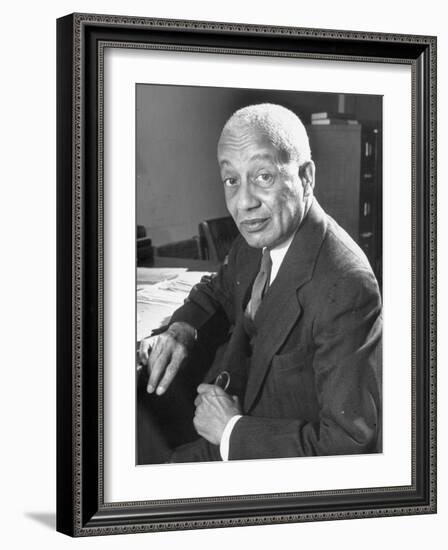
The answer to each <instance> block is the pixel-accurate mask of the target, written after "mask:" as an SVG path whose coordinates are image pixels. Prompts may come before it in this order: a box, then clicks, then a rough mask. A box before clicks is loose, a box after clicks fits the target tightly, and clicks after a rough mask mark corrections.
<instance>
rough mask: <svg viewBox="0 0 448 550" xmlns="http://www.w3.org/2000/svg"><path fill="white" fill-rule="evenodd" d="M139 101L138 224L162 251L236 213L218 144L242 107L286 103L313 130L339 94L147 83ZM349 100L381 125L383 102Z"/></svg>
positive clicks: (351, 108) (362, 116) (363, 117)
mask: <svg viewBox="0 0 448 550" xmlns="http://www.w3.org/2000/svg"><path fill="white" fill-rule="evenodd" d="M136 97H137V114H136V148H137V154H136V177H137V204H136V209H137V223H138V224H140V225H143V226H145V227H146V231H147V235H148V236H149V237H151V239H152V242H153V244H154V245H155V246H159V245H163V244H167V243H170V242H174V241H180V240H184V239H188V238H191V237H193V236H194V235H197V234H198V223H199V222H200V221H202V220H206V219H210V218H217V217H220V216H227V215H228V212H227V209H226V206H225V201H224V194H223V190H222V185H221V180H220V175H219V171H218V166H217V162H216V145H217V142H218V139H219V136H220V133H221V130H222V127H223V125H224V124H225V122H226V120H227V119H228V118H229V116H230V115H231V114H232V113H233V112H234V111H235V110H236V109H239V108H240V107H243V106H245V105H250V104H254V103H262V102H266V101H269V102H271V103H280V104H281V105H284V106H285V107H288V108H290V109H292V110H293V111H294V112H295V113H297V114H298V115H299V116H300V118H301V119H302V121H303V122H304V123H305V124H307V123H309V121H310V116H311V113H313V112H319V111H330V112H337V110H338V94H336V93H334V94H328V93H310V92H288V91H269V90H267V91H263V90H245V89H241V90H238V89H231V88H207V87H199V86H195V87H192V86H163V85H153V84H139V85H138V86H137V96H136ZM345 97H346V112H350V113H353V114H354V116H355V117H356V118H358V119H359V120H360V121H362V122H366V121H373V122H374V123H375V124H378V121H380V120H381V111H380V105H381V99H380V98H379V97H378V96H361V95H355V94H348V95H346V96H345ZM316 153H317V156H318V151H317V152H316V151H313V154H316ZM317 194H319V189H317ZM355 233H356V232H355Z"/></svg>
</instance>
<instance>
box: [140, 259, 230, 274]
mask: <svg viewBox="0 0 448 550" xmlns="http://www.w3.org/2000/svg"><path fill="white" fill-rule="evenodd" d="M219 266H220V264H219V263H218V262H213V261H211V260H195V259H193V258H171V257H169V256H154V259H153V260H152V261H151V262H145V261H143V262H142V263H141V264H139V266H138V267H186V268H187V269H188V270H190V271H218V269H219Z"/></svg>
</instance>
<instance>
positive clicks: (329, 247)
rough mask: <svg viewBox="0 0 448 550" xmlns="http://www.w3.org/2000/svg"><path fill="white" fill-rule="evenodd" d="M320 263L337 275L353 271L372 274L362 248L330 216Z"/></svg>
mask: <svg viewBox="0 0 448 550" xmlns="http://www.w3.org/2000/svg"><path fill="white" fill-rule="evenodd" d="M318 263H319V264H320V267H321V268H323V269H327V270H331V272H332V273H334V274H336V275H337V274H340V273H344V272H347V271H352V270H366V271H368V272H372V268H371V266H370V263H369V260H368V259H367V257H366V255H365V254H364V252H363V250H362V249H361V248H360V246H359V245H358V244H357V243H356V242H355V241H354V239H353V238H352V237H351V236H350V235H349V234H348V233H347V231H345V229H343V228H342V227H341V226H340V225H339V224H338V223H337V222H336V221H335V220H334V219H333V218H332V217H331V216H328V215H327V230H326V233H325V238H324V239H323V242H322V247H321V250H320V254H319V258H318Z"/></svg>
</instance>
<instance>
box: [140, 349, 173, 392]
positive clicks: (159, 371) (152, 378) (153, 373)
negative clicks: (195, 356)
mask: <svg viewBox="0 0 448 550" xmlns="http://www.w3.org/2000/svg"><path fill="white" fill-rule="evenodd" d="M170 359H171V351H170V350H169V349H167V348H164V349H163V348H160V350H159V354H158V355H153V354H152V353H151V354H150V356H149V362H148V370H149V380H148V386H147V388H146V390H147V392H148V393H152V392H153V391H154V390H155V389H156V388H157V385H158V383H159V381H160V379H161V378H162V376H163V373H164V372H165V369H166V368H167V365H168V364H169V363H170Z"/></svg>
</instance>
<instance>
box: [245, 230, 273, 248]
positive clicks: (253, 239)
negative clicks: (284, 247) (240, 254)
mask: <svg viewBox="0 0 448 550" xmlns="http://www.w3.org/2000/svg"><path fill="white" fill-rule="evenodd" d="M243 237H244V239H245V240H246V242H247V244H248V245H249V246H251V247H252V248H264V247H265V246H271V243H272V242H273V239H272V238H271V239H270V238H269V237H268V236H267V235H256V234H254V233H243Z"/></svg>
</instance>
